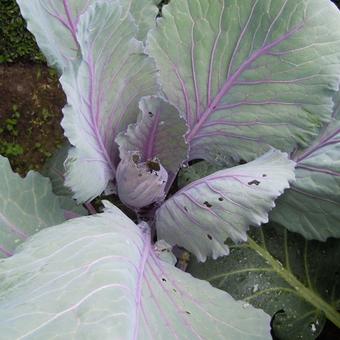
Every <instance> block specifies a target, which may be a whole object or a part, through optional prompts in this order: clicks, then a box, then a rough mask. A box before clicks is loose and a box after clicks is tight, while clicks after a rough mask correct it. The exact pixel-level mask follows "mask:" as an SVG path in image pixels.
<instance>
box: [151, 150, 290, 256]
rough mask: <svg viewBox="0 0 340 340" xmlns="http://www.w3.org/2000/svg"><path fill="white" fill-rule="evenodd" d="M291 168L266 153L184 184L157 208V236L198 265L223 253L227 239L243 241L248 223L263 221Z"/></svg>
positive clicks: (277, 155)
mask: <svg viewBox="0 0 340 340" xmlns="http://www.w3.org/2000/svg"><path fill="white" fill-rule="evenodd" d="M294 165H295V163H294V162H293V161H291V160H289V159H288V157H287V154H284V153H281V152H280V151H278V150H274V149H272V150H270V151H269V152H267V153H266V154H264V155H263V156H261V157H259V158H257V159H256V160H254V161H252V162H250V163H247V164H244V165H240V166H236V167H233V168H230V169H226V170H220V171H217V172H215V173H213V174H212V175H209V176H207V177H204V178H202V179H199V180H197V181H195V182H193V183H191V184H189V185H188V186H186V187H184V188H183V189H182V190H180V191H178V192H177V193H176V194H175V195H173V196H172V197H171V198H170V199H168V200H167V201H166V202H165V203H164V204H163V205H162V206H161V207H160V208H159V209H158V210H157V212H156V227H157V232H158V233H157V235H158V237H159V238H160V239H164V240H166V241H167V242H168V243H170V244H171V245H175V244H177V245H179V246H182V247H184V248H186V249H187V250H189V251H190V252H192V253H193V254H195V255H196V257H197V258H198V260H199V261H203V262H204V261H205V260H206V258H207V256H211V257H213V258H214V259H215V258H217V257H219V256H223V255H228V253H229V248H228V246H227V245H226V244H225V241H226V239H227V238H231V239H232V240H233V241H234V242H241V241H246V240H247V233H246V232H247V230H248V228H249V226H250V225H255V226H260V225H261V224H262V223H266V222H268V212H269V211H270V210H271V209H272V208H273V207H274V206H275V203H274V201H275V199H276V198H277V197H279V196H280V195H281V194H282V193H283V191H284V189H286V188H288V187H289V182H291V181H293V180H294Z"/></svg>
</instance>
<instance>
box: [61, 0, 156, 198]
mask: <svg viewBox="0 0 340 340" xmlns="http://www.w3.org/2000/svg"><path fill="white" fill-rule="evenodd" d="M135 35H136V27H135V25H134V24H133V20H132V18H131V17H130V16H127V15H126V13H124V11H123V10H122V8H121V6H119V4H118V2H116V1H112V2H110V3H97V4H95V5H93V6H92V7H91V8H89V9H88V10H87V12H86V13H85V14H84V15H83V16H82V17H81V19H80V22H79V25H78V32H77V39H78V41H79V45H80V50H81V53H82V61H81V62H80V64H79V65H77V64H73V65H71V66H70V67H69V68H67V69H66V70H65V72H64V74H63V76H62V78H61V82H62V85H63V88H64V90H65V92H66V95H67V100H68V104H69V105H68V106H66V107H65V109H64V119H63V121H62V126H63V128H64V130H65V135H66V136H67V137H68V139H69V141H70V143H71V144H72V145H74V146H75V148H73V149H71V150H70V152H69V157H68V160H67V161H66V167H67V174H66V181H65V183H66V185H67V186H69V187H71V188H72V190H73V192H74V193H75V195H74V198H75V199H77V200H78V201H79V202H84V201H86V200H89V199H92V198H94V197H96V196H98V195H99V194H101V193H102V192H103V191H104V190H105V188H106V187H107V184H108V182H109V180H111V179H113V177H114V173H115V165H116V164H115V163H116V160H117V157H118V154H117V153H118V147H117V146H116V144H115V143H114V139H115V137H116V136H117V134H118V133H119V132H121V131H122V130H125V129H126V127H127V126H128V124H130V123H132V122H134V121H135V120H136V117H137V114H138V102H139V99H140V97H141V96H144V95H148V94H152V93H154V92H156V91H157V85H156V76H155V72H156V71H155V67H154V64H153V62H152V61H151V60H150V59H149V58H148V57H147V56H146V55H145V54H143V50H144V48H143V44H142V43H141V42H139V41H137V40H136V39H135V38H134V37H135Z"/></svg>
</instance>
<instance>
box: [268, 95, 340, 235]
mask: <svg viewBox="0 0 340 340" xmlns="http://www.w3.org/2000/svg"><path fill="white" fill-rule="evenodd" d="M332 117H333V118H332V120H331V122H330V123H329V124H328V125H327V126H325V127H324V129H323V130H322V131H321V133H320V136H319V137H318V138H317V139H316V140H315V142H314V143H313V144H312V145H311V146H310V147H309V148H307V149H305V150H300V151H297V152H295V153H294V154H293V155H292V158H293V160H295V161H296V162H297V165H296V182H295V183H294V184H293V185H292V187H291V189H290V190H288V191H287V192H286V193H285V194H284V195H283V196H282V198H280V200H279V201H278V206H277V208H276V209H274V210H273V212H272V215H271V218H272V219H273V220H274V221H277V222H279V223H280V224H282V225H283V226H285V227H286V228H287V229H289V230H291V231H294V232H298V233H300V234H302V235H303V236H304V237H305V238H307V239H317V240H320V241H325V240H326V239H327V238H329V237H335V238H339V237H340V92H339V93H338V95H337V97H336V98H335V106H334V111H333V114H332Z"/></svg>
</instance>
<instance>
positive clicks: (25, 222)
mask: <svg viewBox="0 0 340 340" xmlns="http://www.w3.org/2000/svg"><path fill="white" fill-rule="evenodd" d="M63 221H65V216H64V211H63V210H62V209H61V208H60V205H59V200H58V198H57V197H56V196H55V195H54V194H53V193H52V187H51V183H50V180H49V179H48V178H45V177H43V176H41V175H39V174H38V173H37V172H34V171H30V172H29V173H28V174H27V176H26V177H25V178H21V177H20V176H19V175H17V174H15V173H13V172H12V169H11V166H10V164H9V161H8V160H7V159H6V158H4V157H2V156H0V258H1V257H6V256H11V255H12V253H13V251H14V249H15V248H16V247H17V246H18V245H19V244H20V243H22V242H23V241H25V240H26V239H27V238H28V237H29V236H30V235H32V234H35V233H36V232H38V231H40V230H41V229H43V228H46V227H50V226H52V225H56V224H59V223H62V222H63Z"/></svg>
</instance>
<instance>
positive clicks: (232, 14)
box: [147, 0, 340, 162]
mask: <svg viewBox="0 0 340 340" xmlns="http://www.w3.org/2000/svg"><path fill="white" fill-rule="evenodd" d="M162 14H163V18H161V19H160V20H159V24H158V25H157V28H156V29H154V30H152V32H151V34H149V36H148V43H147V46H148V50H149V52H150V53H151V54H152V56H153V57H154V58H155V60H156V63H157V66H158V68H159V69H160V79H161V83H162V87H163V89H164V92H165V94H166V96H167V99H168V100H169V102H170V103H171V104H173V105H175V106H176V107H177V108H178V110H179V111H180V112H183V114H184V117H185V118H186V120H187V123H188V124H189V126H190V132H189V133H188V135H187V140H188V142H190V147H191V159H195V158H203V159H206V160H209V161H211V162H214V161H215V160H216V158H218V159H219V158H221V156H223V157H226V156H229V157H231V158H235V159H236V160H239V159H240V158H241V159H244V160H246V161H249V160H251V159H254V158H255V155H258V154H261V153H263V152H264V151H265V150H267V149H268V144H269V145H272V146H274V147H276V148H279V149H281V150H284V151H291V150H292V148H293V147H294V146H295V144H296V143H298V144H299V145H302V146H304V147H305V146H307V145H308V143H309V142H310V141H311V140H312V138H313V136H316V134H317V131H318V129H319V128H320V127H321V125H322V123H323V122H325V121H327V120H329V118H330V114H331V110H332V96H333V94H334V91H335V90H337V86H338V77H339V74H340V44H339V41H340V31H339V29H338V28H339V27H338V26H339V24H338V23H339V20H340V13H339V12H338V10H337V8H336V6H335V5H334V4H332V3H331V2H330V1H329V0H306V1H296V0H251V1H236V0H233V1H230V0H216V1H206V0H187V1H182V0H172V1H171V2H170V4H169V5H168V6H164V7H163V9H162ZM320 70H322V71H320Z"/></svg>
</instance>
